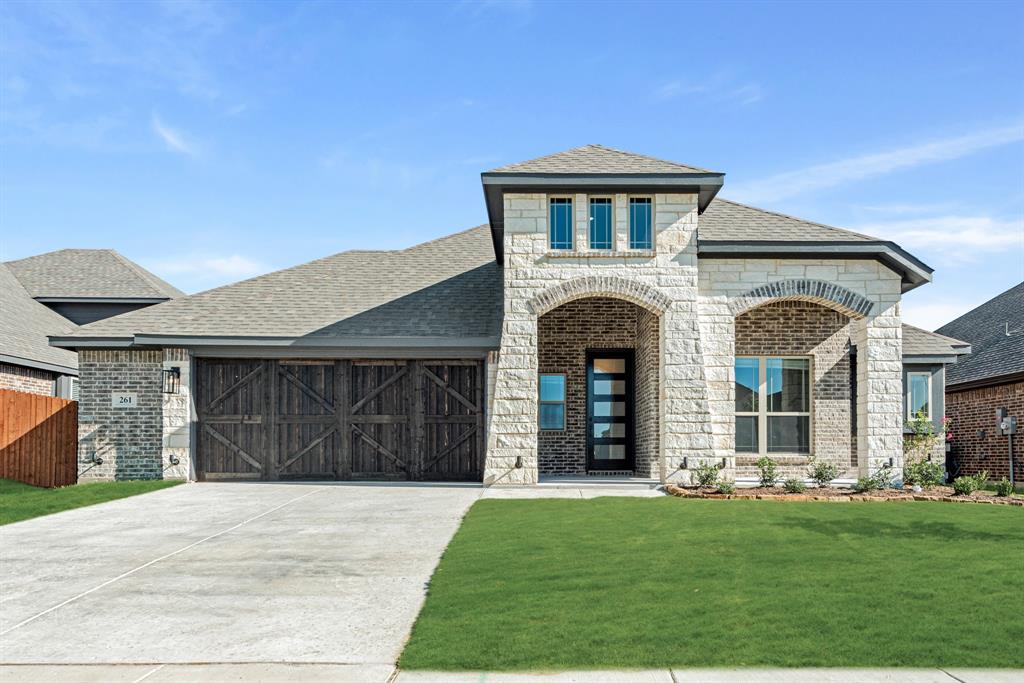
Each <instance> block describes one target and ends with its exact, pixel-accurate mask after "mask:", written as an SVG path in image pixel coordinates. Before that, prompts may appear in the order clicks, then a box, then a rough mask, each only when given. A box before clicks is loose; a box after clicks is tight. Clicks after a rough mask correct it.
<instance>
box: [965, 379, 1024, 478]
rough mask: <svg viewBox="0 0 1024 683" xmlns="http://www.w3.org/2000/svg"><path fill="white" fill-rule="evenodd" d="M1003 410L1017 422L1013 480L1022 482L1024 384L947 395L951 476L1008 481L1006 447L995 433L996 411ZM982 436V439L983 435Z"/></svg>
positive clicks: (1005, 442)
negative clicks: (985, 476)
mask: <svg viewBox="0 0 1024 683" xmlns="http://www.w3.org/2000/svg"><path fill="white" fill-rule="evenodd" d="M997 408H1006V409H1007V410H1008V411H1009V414H1010V415H1013V416H1015V417H1016V418H1017V424H1018V433H1017V434H1016V435H1015V436H1014V443H1013V451H1014V477H1015V479H1016V481H1017V482H1021V481H1024V457H1021V454H1022V451H1024V381H1021V382H1014V383H1010V384H1000V385H997V386H991V387H982V388H980V389H969V390H967V391H947V392H946V415H947V416H948V417H949V418H950V420H951V424H950V432H951V433H952V435H953V438H952V439H950V445H951V453H950V455H951V457H950V474H951V475H952V476H954V477H955V476H959V475H962V474H975V473H977V472H980V471H981V470H985V471H987V472H988V476H989V479H994V480H999V479H1001V478H1003V477H1009V475H1010V466H1009V444H1008V440H1007V438H1006V437H1005V436H1003V435H1001V434H999V432H998V431H997V430H996V409H997ZM982 432H984V435H982Z"/></svg>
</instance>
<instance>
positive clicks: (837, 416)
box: [736, 301, 857, 479]
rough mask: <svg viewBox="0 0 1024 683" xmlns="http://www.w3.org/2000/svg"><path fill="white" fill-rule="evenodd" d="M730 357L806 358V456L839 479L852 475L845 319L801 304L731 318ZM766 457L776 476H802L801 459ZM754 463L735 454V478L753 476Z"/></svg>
mask: <svg viewBox="0 0 1024 683" xmlns="http://www.w3.org/2000/svg"><path fill="white" fill-rule="evenodd" d="M736 355H737V356H811V358H812V360H811V372H812V375H813V378H812V386H811V398H812V401H813V404H812V407H811V416H812V426H811V438H812V444H811V449H812V450H811V453H812V454H813V455H814V456H815V457H817V458H818V459H819V460H821V461H825V462H831V463H834V464H835V465H837V466H838V467H839V469H840V471H841V472H843V473H844V474H845V473H847V472H848V471H850V470H854V471H855V470H856V465H857V454H856V444H855V442H854V440H853V430H852V424H851V418H852V415H851V395H850V389H851V387H850V319H849V318H848V317H847V316H845V315H843V314H842V313H839V312H837V311H834V310H832V309H829V308H825V307H824V306H819V305H817V304H812V303H807V302H803V301H780V302H776V303H772V304H766V305H764V306H760V307H758V308H755V309H753V310H750V311H748V312H746V313H744V314H742V315H739V316H736ZM771 457H772V458H773V459H774V460H776V462H778V463H779V465H780V473H781V474H782V476H784V477H799V478H801V479H802V478H804V477H805V476H806V475H807V463H808V458H807V457H805V456H793V455H780V454H775V455H772V456H771ZM757 459H758V456H756V455H753V454H737V458H736V469H737V475H738V476H751V475H753V474H755V473H756V471H757V469H756V467H755V463H756V461H757ZM840 476H844V475H843V474H841V475H840Z"/></svg>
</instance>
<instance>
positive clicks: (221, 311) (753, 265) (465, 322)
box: [51, 145, 962, 485]
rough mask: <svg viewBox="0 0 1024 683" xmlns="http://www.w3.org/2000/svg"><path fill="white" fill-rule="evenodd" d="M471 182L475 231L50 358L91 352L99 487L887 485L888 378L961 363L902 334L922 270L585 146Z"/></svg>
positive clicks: (906, 259) (148, 315)
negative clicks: (715, 475)
mask: <svg viewBox="0 0 1024 683" xmlns="http://www.w3.org/2000/svg"><path fill="white" fill-rule="evenodd" d="M481 179H482V184H483V192H484V199H485V204H486V209H487V213H488V219H489V220H488V223H487V224H486V225H482V226H479V227H476V228H471V229H469V230H465V231H463V232H459V233H456V234H454V235H450V236H448V237H443V238H441V239H437V240H433V241H430V242H425V243H423V244H420V245H417V246H414V247H411V248H408V249H403V250H398V251H387V252H382V251H351V252H343V253H340V254H335V255H334V256H328V257H326V258H323V259H320V260H317V261H313V262H310V263H306V264H303V265H299V266H295V267H293V268H288V269H285V270H282V271H278V272H275V273H270V274H268V275H263V276H260V277H256V278H253V279H250V280H246V281H243V282H239V283H236V284H233V285H229V286H227V287H222V288H219V289H215V290H212V291H209V292H204V293H201V294H196V295H193V296H189V297H185V298H180V299H175V300H172V301H168V302H166V303H162V304H159V305H156V306H153V307H151V308H146V309H143V310H139V311H134V312H130V313H126V314H124V315H121V316H118V317H116V318H111V319H109V320H105V321H100V322H96V323H92V324H89V325H85V326H83V327H81V328H79V329H77V330H74V331H72V332H70V333H67V334H63V335H55V336H53V337H52V338H51V343H53V344H54V345H56V346H58V347H62V348H69V349H76V350H77V351H78V353H79V369H80V372H81V377H82V392H81V418H80V424H81V433H80V437H81V439H80V443H81V446H80V459H81V461H82V462H83V465H91V466H90V469H89V472H88V476H94V477H100V478H103V477H107V478H109V477H135V476H146V477H149V476H153V477H156V476H177V477H189V478H196V479H201V480H203V479H285V478H299V477H310V478H340V479H353V478H371V479H392V478H397V479H442V480H449V479H466V480H472V481H482V482H483V483H484V484H486V485H506V484H520V485H524V484H525V485H529V484H533V483H536V482H537V481H538V479H539V478H540V477H543V476H550V475H559V474H564V475H605V476H616V475H633V476H638V477H644V478H656V479H659V480H661V481H682V482H688V481H690V479H691V477H692V475H693V472H694V470H695V468H696V467H697V466H699V465H700V464H702V463H709V464H715V465H717V466H720V467H721V468H722V470H723V473H724V475H725V476H728V477H737V478H739V479H740V480H743V479H744V478H751V477H753V476H754V474H755V472H756V470H755V464H756V461H757V460H758V458H760V457H761V456H763V455H768V456H771V457H772V458H774V459H775V460H776V461H777V462H778V463H779V464H780V469H781V471H782V472H783V473H784V474H785V475H786V476H804V474H805V473H806V466H807V464H808V462H809V460H810V459H811V458H812V457H813V458H817V459H819V460H825V461H830V462H834V463H836V464H837V465H838V466H839V467H840V469H841V471H843V473H844V474H843V477H844V478H846V479H847V480H848V479H849V478H854V477H857V476H863V475H866V474H868V473H869V472H873V471H875V470H877V469H879V468H881V467H888V466H891V467H892V468H893V470H894V473H896V474H898V473H899V470H900V467H901V465H902V456H903V451H902V442H903V428H904V422H905V415H906V406H905V405H904V402H905V391H904V383H903V375H904V361H905V360H906V361H907V362H911V361H913V362H914V363H920V364H923V365H924V366H926V367H933V366H936V365H937V366H939V367H942V366H943V365H944V364H946V363H947V362H951V361H952V360H954V359H955V358H956V356H957V355H958V354H957V351H956V350H954V343H955V344H957V345H958V346H962V345H960V344H959V342H955V340H950V339H947V338H945V337H940V336H935V335H932V334H931V333H928V332H925V331H923V330H916V329H914V330H911V331H909V332H905V329H906V328H904V327H903V325H902V323H901V320H900V299H901V296H902V294H903V293H904V292H907V291H909V290H911V289H913V288H915V287H919V286H921V285H923V284H926V283H928V282H929V281H930V280H931V273H932V269H931V268H929V267H928V266H927V265H925V264H924V263H922V262H921V261H920V260H918V259H917V258H915V257H914V256H913V255H911V254H909V253H907V252H906V251H905V250H903V249H902V248H900V247H899V246H898V245H896V244H894V243H892V242H888V241H884V240H878V239H875V238H872V237H869V236H866V235H861V234H858V233H855V232H850V231H848V230H842V229H839V228H834V227H830V226H827V225H822V224H820V223H815V222H812V221H807V220H802V219H799V218H794V217H791V216H786V215H783V214H779V213H775V212H772V211H765V210H762V209H757V208H753V207H750V206H745V205H743V204H738V203H735V202H731V201H727V200H725V199H719V198H717V195H718V192H719V190H720V189H721V188H722V186H723V183H724V179H725V176H724V174H723V173H720V172H715V171H709V170H705V169H701V168H697V167H693V166H687V165H683V164H679V163H674V162H669V161H662V160H659V159H655V158H652V157H647V156H642V155H639V154H632V153H628V152H622V151H618V150H614V149H610V148H607V147H602V146H599V145H588V146H586V147H580V148H577V149H573V150H569V151H566V152H561V153H558V154H553V155H550V156H547V157H542V158H540V159H534V160H532V161H527V162H523V163H518V164H512V165H509V166H503V167H500V168H497V169H494V170H492V171H488V172H485V173H483V174H482V175H481ZM904 334H907V338H908V342H910V343H908V345H907V349H909V350H910V351H912V353H911V356H910V357H909V358H907V359H905V358H904V352H905V351H904V345H903V339H904ZM936 348H937V349H938V350H939V351H940V352H935V351H936ZM933 352H934V353H933ZM100 460H101V461H102V464H97V462H98V461H100Z"/></svg>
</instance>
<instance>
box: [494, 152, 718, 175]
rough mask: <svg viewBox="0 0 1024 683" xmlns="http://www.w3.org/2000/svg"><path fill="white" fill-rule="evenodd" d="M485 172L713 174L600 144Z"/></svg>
mask: <svg viewBox="0 0 1024 683" xmlns="http://www.w3.org/2000/svg"><path fill="white" fill-rule="evenodd" d="M487 173H558V174H591V173H602V174H612V175H618V174H632V173H652V174H659V175H661V174H678V173H717V172H716V171H709V170H707V169H704V168H698V167H696V166H688V165H686V164H680V163H676V162H675V161H665V160H664V159H656V158H655V157H650V156H646V155H644V154H635V153H633V152H624V151H622V150H621V149H612V148H611V147H605V146H604V145H583V146H582V147H575V148H573V149H568V150H565V151H564V152H556V153H555V154H548V155H547V156H542V157H537V158H536V159H530V160H528V161H520V162H517V163H514V164H506V165H505V166H499V167H498V168H494V169H491V170H490V171H487Z"/></svg>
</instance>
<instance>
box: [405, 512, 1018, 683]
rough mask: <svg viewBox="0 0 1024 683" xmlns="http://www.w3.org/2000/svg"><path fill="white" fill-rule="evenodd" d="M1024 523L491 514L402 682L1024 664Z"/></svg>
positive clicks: (842, 516)
mask: <svg viewBox="0 0 1024 683" xmlns="http://www.w3.org/2000/svg"><path fill="white" fill-rule="evenodd" d="M1021 643H1024V510H1022V509H1020V508H1011V507H1003V506H994V505H953V504H947V503H921V502H918V503H816V502H811V503H785V502H774V501H728V502H726V501H707V500H703V501H702V500H681V499H678V498H655V499H643V498H598V499H594V500H504V501H502V500H484V501H480V502H478V503H477V504H476V505H474V506H473V508H472V509H471V510H470V512H469V514H468V516H467V517H466V519H465V521H464V522H463V524H462V527H461V528H460V529H459V531H458V533H457V534H456V536H455V538H454V539H453V540H452V542H451V544H450V546H449V547H448V549H447V551H446V552H445V555H444V557H443V559H442V560H441V563H440V565H439V566H438V568H437V571H436V572H435V574H434V577H433V579H432V581H431V585H430V591H429V595H428V598H427V602H426V605H425V606H424V608H423V611H422V612H421V613H420V616H419V618H418V620H417V622H416V625H415V627H414V629H413V633H412V637H411V640H410V642H409V644H408V646H407V647H406V649H405V652H404V653H403V654H402V658H401V662H400V664H401V666H402V667H404V668H408V669H449V670H465V669H483V670H524V669H538V670H553V669H596V668H605V667H615V668H640V667H666V666H675V667H732V666H846V667H850V666H866V667H870V666H902V667H912V666H913V667H939V666H943V667H944V666H962V667H1024V647H1022V646H1021Z"/></svg>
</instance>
